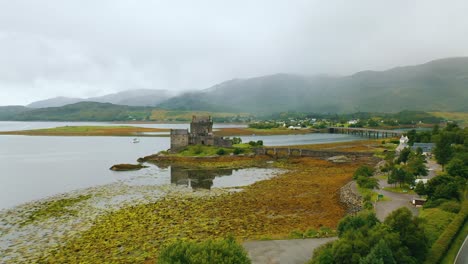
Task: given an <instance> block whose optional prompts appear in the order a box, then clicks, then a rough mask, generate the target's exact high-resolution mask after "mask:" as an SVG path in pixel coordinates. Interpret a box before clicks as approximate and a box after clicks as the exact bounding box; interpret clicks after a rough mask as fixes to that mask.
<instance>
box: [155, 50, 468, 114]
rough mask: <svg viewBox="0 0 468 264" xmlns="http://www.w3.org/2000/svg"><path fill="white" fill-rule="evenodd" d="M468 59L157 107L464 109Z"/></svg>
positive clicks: (271, 85) (273, 82)
mask: <svg viewBox="0 0 468 264" xmlns="http://www.w3.org/2000/svg"><path fill="white" fill-rule="evenodd" d="M467 99H468V58H467V57H463V58H448V59H441V60H435V61H431V62H428V63H425V64H421V65H416V66H405V67H397V68H393V69H390V70H386V71H363V72H359V73H356V74H353V75H350V76H345V77H327V76H318V77H307V76H301V75H291V74H275V75H269V76H263V77H256V78H250V79H234V80H230V81H227V82H223V83H221V84H218V85H215V86H213V87H211V88H208V89H206V90H202V91H197V92H191V93H185V94H182V95H179V96H176V97H173V98H170V99H168V100H167V101H165V102H163V103H161V104H160V105H159V106H160V107H162V108H166V109H179V110H207V111H234V112H251V113H268V112H282V111H306V112H356V111H369V112H398V111H401V110H404V109H411V110H422V111H433V110H438V111H468V106H467V104H466V101H467Z"/></svg>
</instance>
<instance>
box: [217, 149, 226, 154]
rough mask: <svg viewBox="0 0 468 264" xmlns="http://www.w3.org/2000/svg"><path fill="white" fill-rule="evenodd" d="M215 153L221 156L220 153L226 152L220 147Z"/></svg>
mask: <svg viewBox="0 0 468 264" xmlns="http://www.w3.org/2000/svg"><path fill="white" fill-rule="evenodd" d="M216 154H218V155H220V156H222V155H224V154H226V151H225V150H224V149H223V148H221V149H218V151H216Z"/></svg>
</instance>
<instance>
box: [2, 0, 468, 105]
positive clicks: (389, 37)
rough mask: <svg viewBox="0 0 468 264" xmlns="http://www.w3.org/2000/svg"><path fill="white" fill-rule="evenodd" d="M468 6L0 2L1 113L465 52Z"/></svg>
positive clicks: (263, 0)
mask: <svg viewBox="0 0 468 264" xmlns="http://www.w3.org/2000/svg"><path fill="white" fill-rule="evenodd" d="M467 8H468V2H466V1H427V0H414V1H407V0H394V1H375V0H362V1H345V0H342V1H338V0H337V1H307V0H303V1H300V0H297V1H293V0H284V1H272V0H269V1H268V0H258V1H248V0H238V1H216V0H212V1H202V0H200V1H188V0H187V1H149V0H148V1H143V0H142V1H124V0H108V1H104V0H103V1H91V0H81V1H61V0H48V1H47V0H42V1H34V0H30V1H26V0H15V1H0V105H6V104H26V103H29V102H31V101H34V100H39V99H45V98H48V97H53V96H71V97H73V96H75V97H82V96H97V95H103V94H106V93H110V92H115V91H122V90H126V89H132V88H154V89H169V90H171V91H174V92H179V91H183V90H191V89H201V88H207V87H209V86H211V85H214V84H216V83H218V82H222V81H224V80H227V79H232V78H245V77H252V76H258V75H266V74H273V73H278V72H287V73H299V74H309V75H312V74H321V73H328V74H341V75H342V74H350V73H353V72H356V71H360V70H367V69H377V70H379V69H380V70H382V69H386V68H390V67H394V66H399V65H408V64H418V63H423V62H426V61H429V60H432V59H436V58H442V57H451V56H467V55H468V50H467V49H466V47H468V35H467V34H466V29H467V28H468V19H467V18H466V14H465V10H467Z"/></svg>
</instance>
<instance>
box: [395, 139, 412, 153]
mask: <svg viewBox="0 0 468 264" xmlns="http://www.w3.org/2000/svg"><path fill="white" fill-rule="evenodd" d="M408 141H409V138H408V137H407V136H403V135H402V136H401V138H400V145H398V147H397V148H396V152H397V153H400V152H401V151H402V150H403V149H404V148H407V147H408Z"/></svg>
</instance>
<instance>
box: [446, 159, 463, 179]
mask: <svg viewBox="0 0 468 264" xmlns="http://www.w3.org/2000/svg"><path fill="white" fill-rule="evenodd" d="M446 169H447V173H448V174H449V175H451V176H460V177H463V178H465V179H466V178H468V160H465V161H463V160H461V159H460V158H457V157H456V158H453V159H452V160H450V162H449V163H447V168H446Z"/></svg>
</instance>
